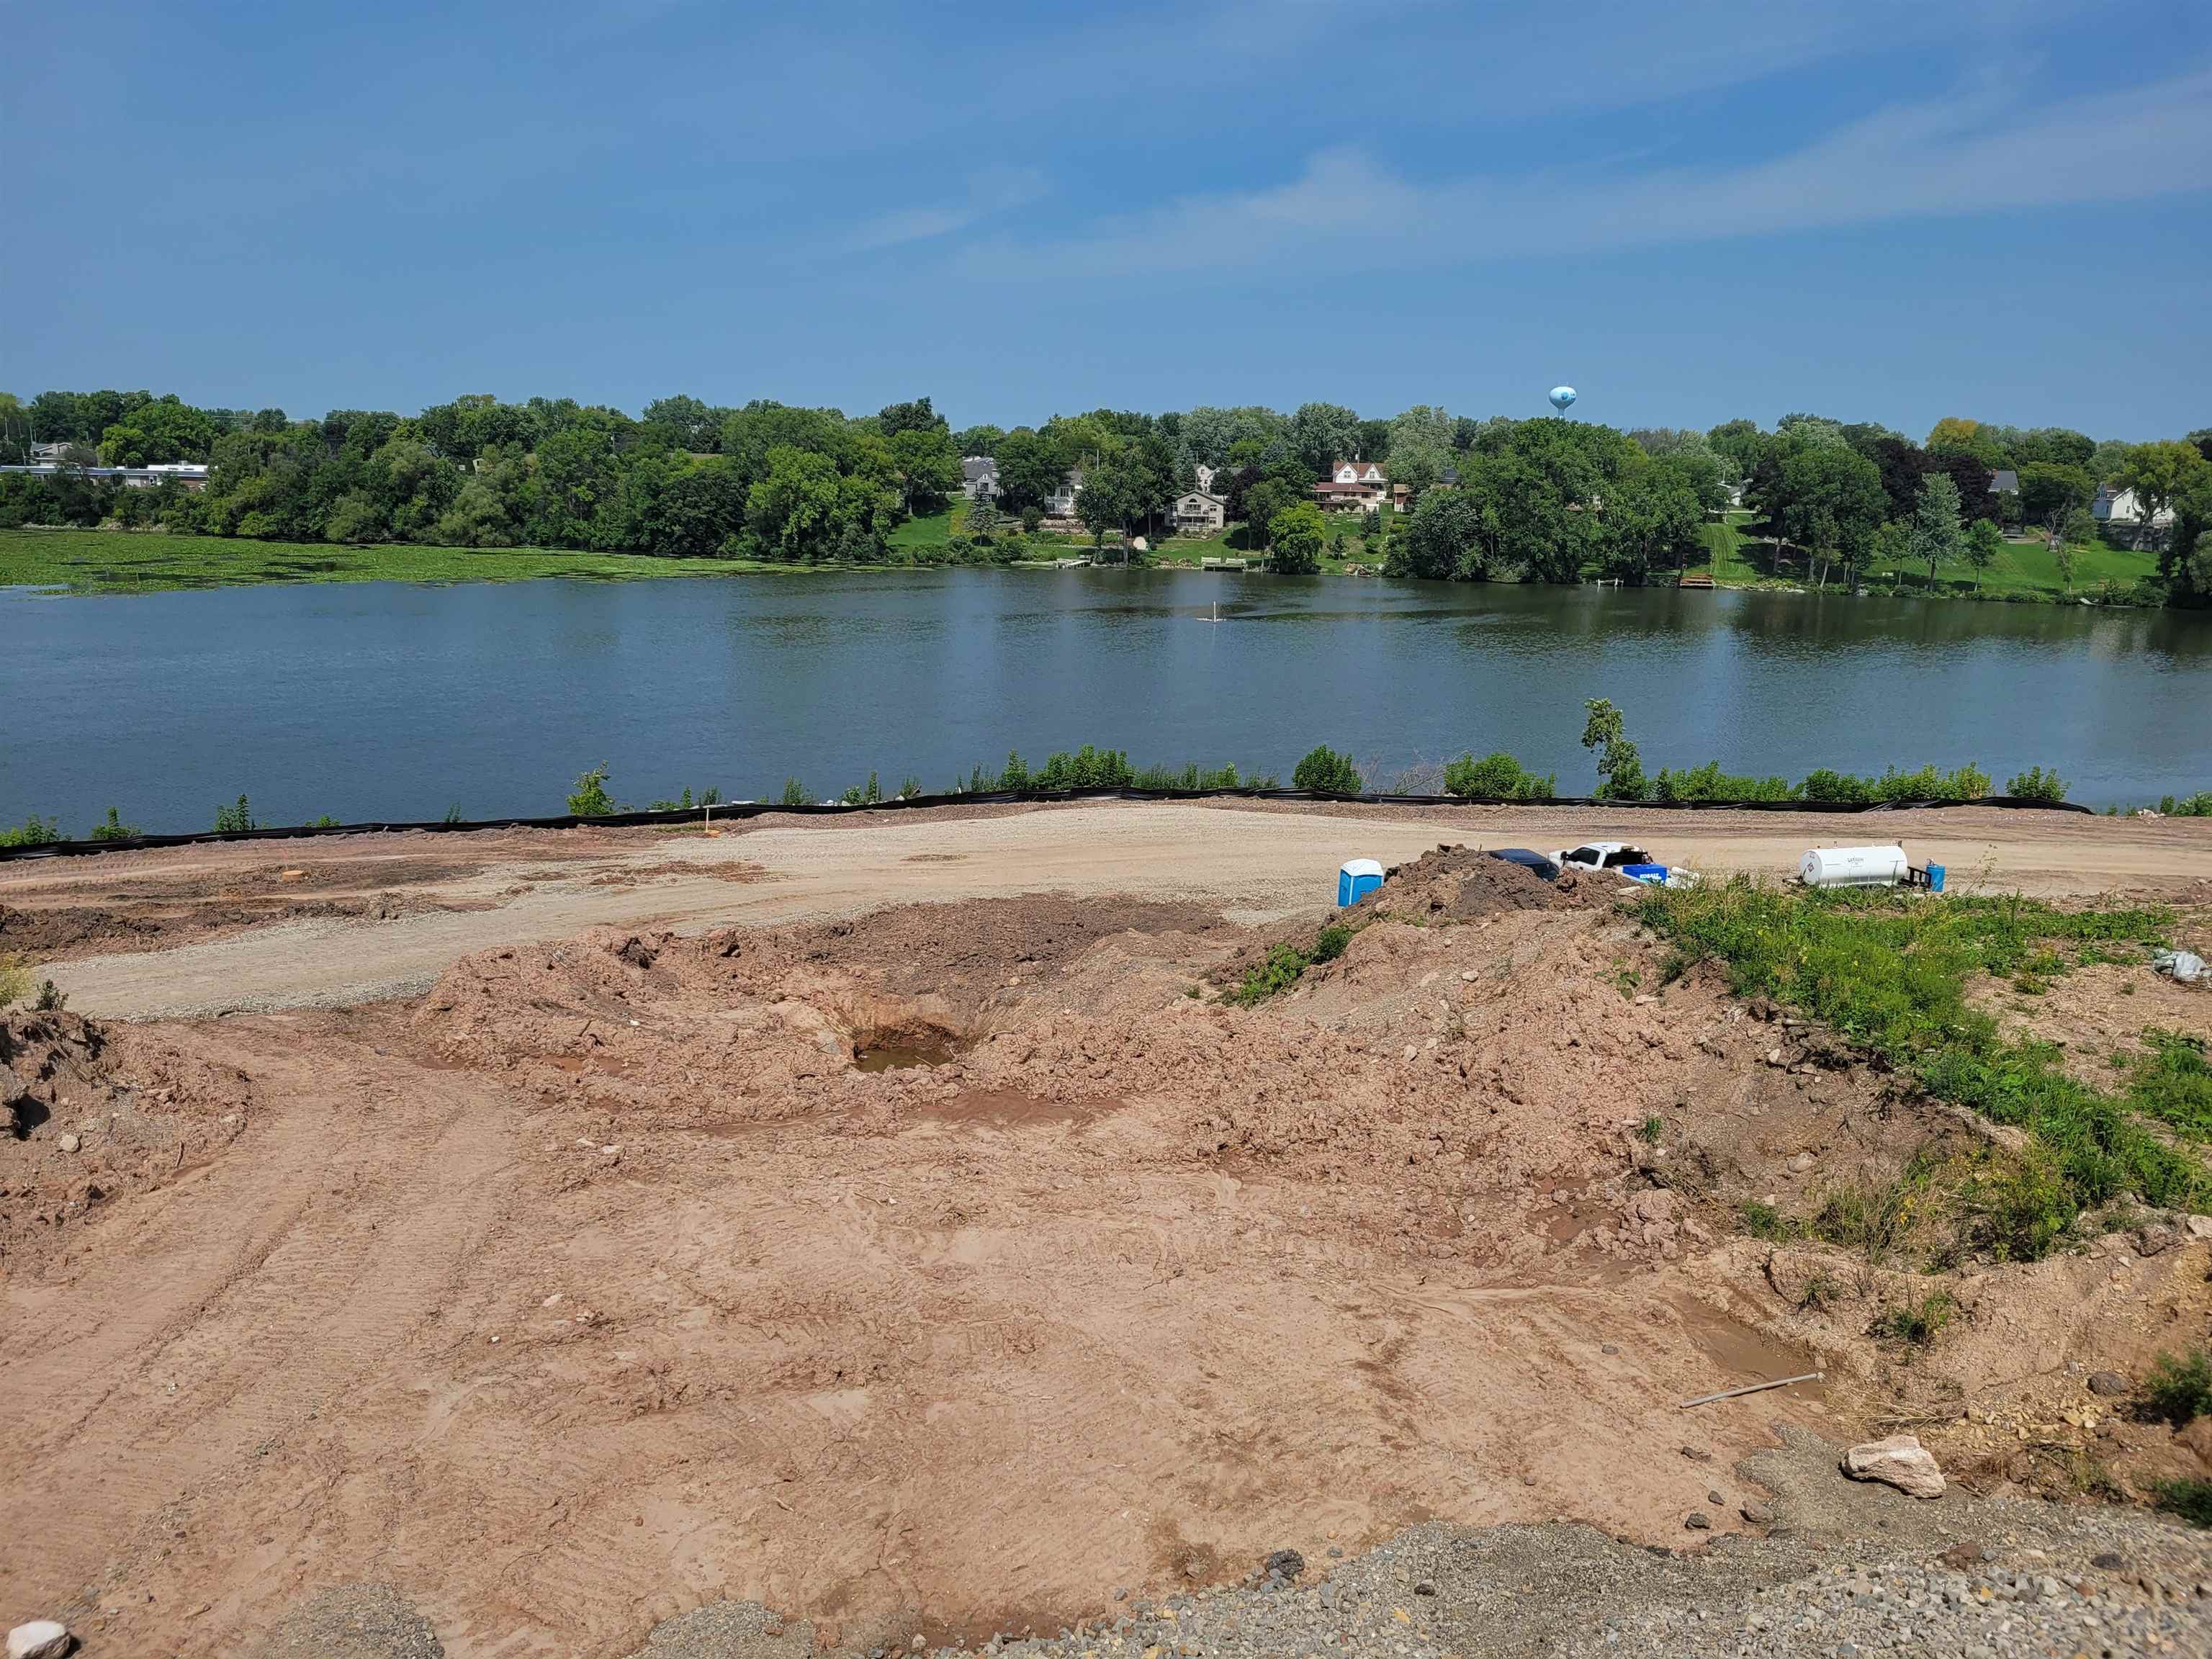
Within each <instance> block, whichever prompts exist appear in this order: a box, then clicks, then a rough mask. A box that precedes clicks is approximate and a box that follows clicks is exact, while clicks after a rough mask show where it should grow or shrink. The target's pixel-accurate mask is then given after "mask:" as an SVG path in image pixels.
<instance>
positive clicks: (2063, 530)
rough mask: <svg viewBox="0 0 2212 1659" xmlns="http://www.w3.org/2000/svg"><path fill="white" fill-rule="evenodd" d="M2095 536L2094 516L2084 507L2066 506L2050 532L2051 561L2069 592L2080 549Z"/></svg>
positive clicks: (2072, 585) (2072, 590)
mask: <svg viewBox="0 0 2212 1659" xmlns="http://www.w3.org/2000/svg"><path fill="white" fill-rule="evenodd" d="M2096 537H2097V520H2096V518H2095V516H2094V515H2093V514H2092V513H2090V511H2089V509H2088V508H2087V507H2069V508H2068V509H2067V513H2066V516H2065V518H2064V519H2063V520H2060V521H2059V524H2058V526H2057V528H2056V529H2054V530H2052V531H2051V542H2050V545H2051V562H2052V563H2053V564H2055V565H2057V567H2058V574H2059V576H2060V578H2061V579H2062V580H2063V581H2064V582H2065V584H2066V591H2067V592H2068V593H2069V594H2071V593H2072V592H2074V569H2075V564H2076V563H2077V562H2079V561H2080V559H2081V550H2082V549H2083V548H2085V547H2087V545H2088V544H2090V543H2091V542H2093V541H2094V540H2095V539H2096Z"/></svg>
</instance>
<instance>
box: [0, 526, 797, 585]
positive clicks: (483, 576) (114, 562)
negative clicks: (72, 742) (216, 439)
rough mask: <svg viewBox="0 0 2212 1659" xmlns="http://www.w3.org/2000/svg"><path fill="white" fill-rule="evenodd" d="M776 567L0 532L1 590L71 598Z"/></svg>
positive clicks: (543, 551) (638, 557)
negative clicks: (48, 590)
mask: <svg viewBox="0 0 2212 1659" xmlns="http://www.w3.org/2000/svg"><path fill="white" fill-rule="evenodd" d="M769 568H785V567H780V566H768V565H762V564H758V563H755V562H750V561H746V560H742V559H662V558H654V557H652V556H648V555H646V554H639V553H572V552H565V551H562V550H556V549H553V548H541V547H497V548H466V547H412V546H403V545H398V544H392V545H386V546H377V547H351V546H334V545H331V544H326V543H321V542H312V543H306V542H261V541H248V540H246V539H244V538H239V539H232V538H228V537H224V536H178V535H162V534H158V533H155V532H127V531H97V530H9V531H0V587H52V588H58V589H61V590H63V591H64V592H71V593H155V592H164V591H167V590H172V589H177V588H204V587H235V586H252V585H255V584H258V583H264V582H509V581H525V580H531V579H532V578H535V577H539V576H570V577H580V578H582V579H585V580H593V581H634V580H638V579H639V578H641V577H647V576H722V575H728V574H731V573H732V571H737V570H762V569H769ZM791 568H797V567H791Z"/></svg>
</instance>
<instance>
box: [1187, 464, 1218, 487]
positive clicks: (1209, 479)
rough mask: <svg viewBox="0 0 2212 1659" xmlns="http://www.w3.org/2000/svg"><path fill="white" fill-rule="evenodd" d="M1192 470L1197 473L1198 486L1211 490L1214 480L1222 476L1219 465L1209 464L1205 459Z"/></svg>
mask: <svg viewBox="0 0 2212 1659" xmlns="http://www.w3.org/2000/svg"><path fill="white" fill-rule="evenodd" d="M1191 471H1193V472H1194V473H1195V474H1197V476H1198V487H1199V488H1200V489H1204V490H1211V489H1212V488H1213V481H1214V480H1215V479H1216V478H1218V477H1220V476H1221V469H1220V468H1219V467H1218V466H1208V465H1206V463H1205V462H1204V461H1200V463H1199V464H1198V465H1196V466H1194V467H1193V468H1192V469H1191Z"/></svg>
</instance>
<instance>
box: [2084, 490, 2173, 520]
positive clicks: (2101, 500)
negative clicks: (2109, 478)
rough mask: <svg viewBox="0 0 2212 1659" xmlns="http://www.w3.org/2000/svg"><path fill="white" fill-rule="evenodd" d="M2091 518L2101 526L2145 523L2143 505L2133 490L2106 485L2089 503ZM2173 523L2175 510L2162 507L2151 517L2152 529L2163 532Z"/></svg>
mask: <svg viewBox="0 0 2212 1659" xmlns="http://www.w3.org/2000/svg"><path fill="white" fill-rule="evenodd" d="M2089 513H2090V516H2091V517H2093V518H2094V519H2095V520H2097V522H2098V523H2099V524H2121V525H2136V526H2140V525H2141V524H2142V521H2143V512H2142V503H2141V502H2139V501H2136V492H2135V491H2134V490H2132V489H2113V488H2112V485H2110V484H2106V485H2105V486H2104V487H2103V488H2102V489H2100V490H2098V492H2097V499H2096V500H2095V501H2092V502H2090V503H2089ZM2172 522H2173V509H2172V507H2160V508H2159V510H2158V511H2157V512H2156V513H2153V514H2152V515H2151V521H2150V527H2151V528H2152V529H2154V530H2163V529H2165V528H2166V526H2168V525H2170V524H2172Z"/></svg>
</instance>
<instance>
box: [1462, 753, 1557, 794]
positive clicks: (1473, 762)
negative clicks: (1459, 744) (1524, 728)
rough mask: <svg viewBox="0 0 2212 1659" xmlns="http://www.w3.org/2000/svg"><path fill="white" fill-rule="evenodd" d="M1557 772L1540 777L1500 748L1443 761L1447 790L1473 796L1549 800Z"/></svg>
mask: <svg viewBox="0 0 2212 1659" xmlns="http://www.w3.org/2000/svg"><path fill="white" fill-rule="evenodd" d="M1555 781H1556V774H1554V775H1547V776H1545V777H1538V776H1537V775H1535V774H1534V772H1530V771H1527V770H1524V769H1522V765H1521V763H1520V762H1519V761H1517V760H1516V759H1515V758H1514V757H1512V756H1510V755H1509V754H1506V753H1504V751H1503V750H1500V751H1499V752H1498V753H1497V754H1494V755H1486V756H1484V757H1482V758H1481V759H1480V760H1477V759H1475V758H1474V755H1473V754H1471V753H1470V754H1465V755H1462V756H1461V757H1459V758H1458V759H1457V760H1455V761H1447V762H1445V763H1444V793H1446V794H1447V795H1462V796H1474V797H1477V798H1480V799H1484V800H1549V799H1552V796H1553V790H1554V785H1555Z"/></svg>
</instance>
